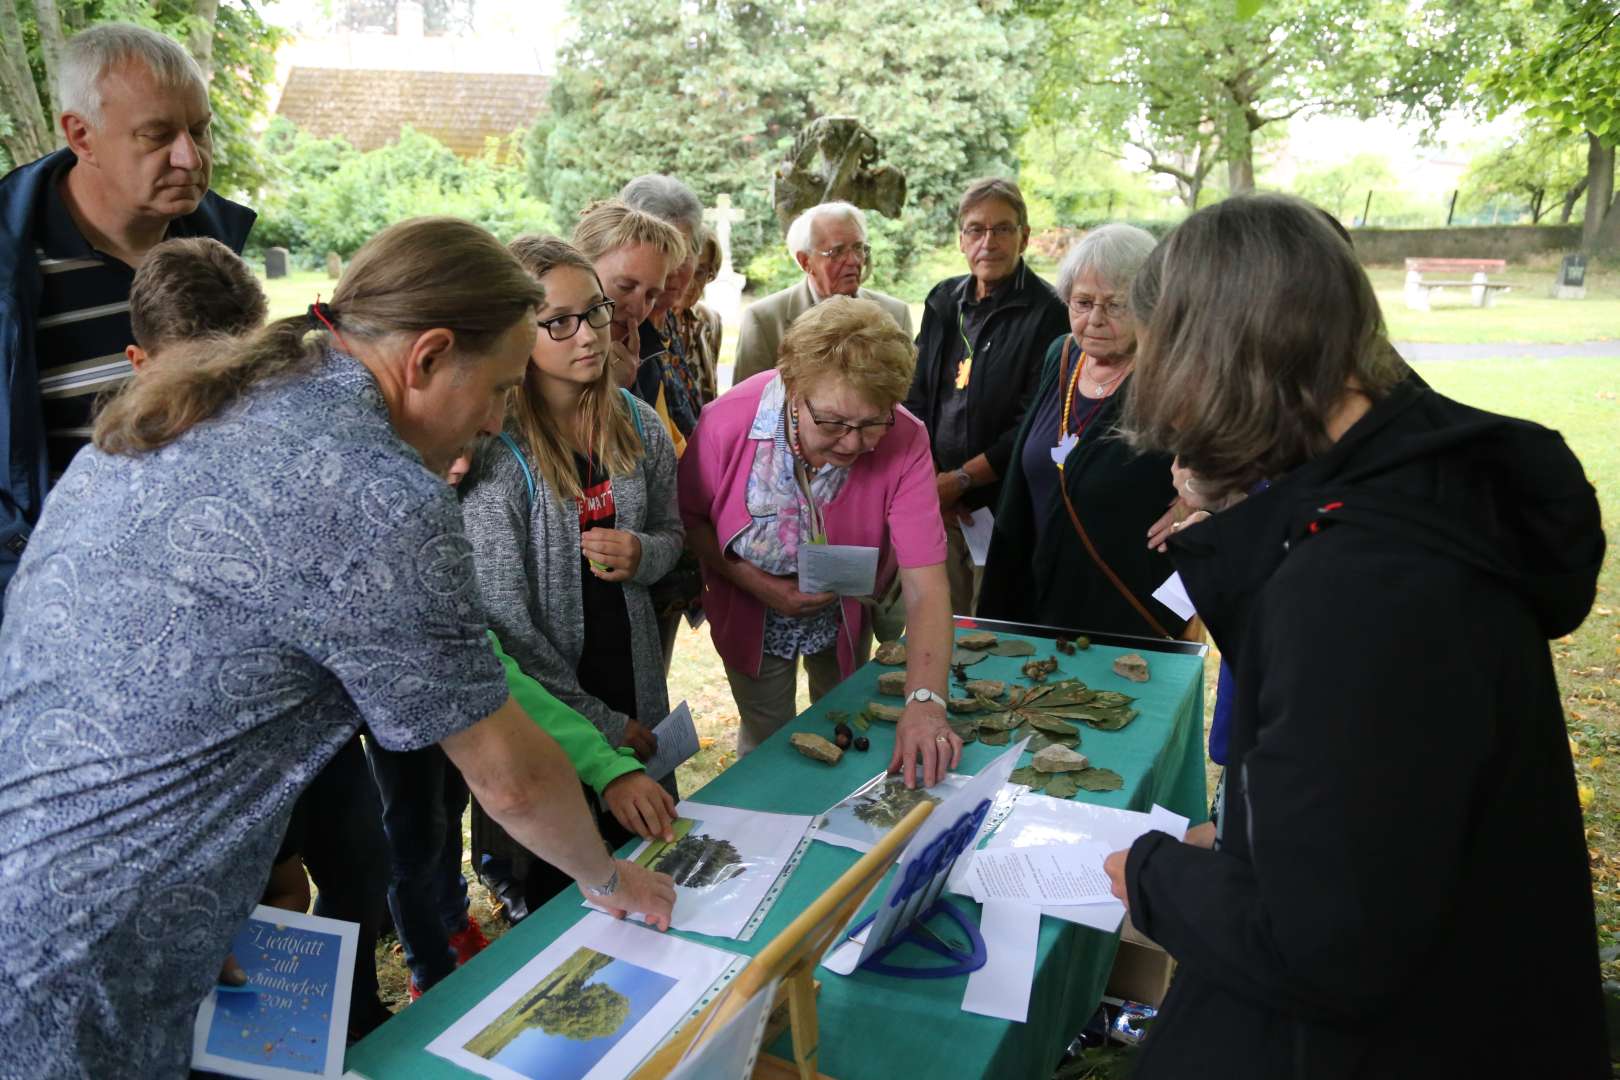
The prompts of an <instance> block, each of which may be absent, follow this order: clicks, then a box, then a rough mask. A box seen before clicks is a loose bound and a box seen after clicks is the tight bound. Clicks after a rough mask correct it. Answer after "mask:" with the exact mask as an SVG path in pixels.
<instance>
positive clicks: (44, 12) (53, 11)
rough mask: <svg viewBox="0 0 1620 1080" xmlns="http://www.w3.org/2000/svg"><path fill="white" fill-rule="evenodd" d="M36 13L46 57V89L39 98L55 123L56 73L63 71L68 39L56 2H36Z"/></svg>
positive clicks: (46, 114)
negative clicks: (63, 29) (64, 33)
mask: <svg viewBox="0 0 1620 1080" xmlns="http://www.w3.org/2000/svg"><path fill="white" fill-rule="evenodd" d="M34 12H35V14H36V15H37V16H38V18H39V50H40V52H41V53H43V54H44V56H45V88H44V89H42V90H41V91H40V92H39V98H40V102H41V103H42V105H43V106H44V110H45V116H46V117H47V119H49V120H51V121H54V120H55V119H56V114H57V109H56V107H55V105H53V102H52V99H53V98H54V96H55V94H56V73H57V72H59V71H61V70H62V50H63V49H64V48H65V47H66V45H67V38H66V36H65V35H63V33H62V12H61V10H60V9H59V8H58V7H57V6H56V0H34ZM51 126H52V127H55V124H54V123H53V124H52V125H51Z"/></svg>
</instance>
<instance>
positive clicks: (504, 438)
mask: <svg viewBox="0 0 1620 1080" xmlns="http://www.w3.org/2000/svg"><path fill="white" fill-rule="evenodd" d="M500 440H501V442H503V443H505V444H506V448H507V449H508V450H510V451H512V456H513V457H515V458H517V463H518V468H520V469H522V470H523V482H524V483H525V484H527V485H528V486H529V505H531V506H532V505H534V473H532V472H530V471H529V463H528V462H527V461H524V460H523V451H521V450H519V449H518V444H517V443H516V442H514V441H513V440H512V436H510V435H508V434H507V433H506V432H504V431H503V432H501V434H500Z"/></svg>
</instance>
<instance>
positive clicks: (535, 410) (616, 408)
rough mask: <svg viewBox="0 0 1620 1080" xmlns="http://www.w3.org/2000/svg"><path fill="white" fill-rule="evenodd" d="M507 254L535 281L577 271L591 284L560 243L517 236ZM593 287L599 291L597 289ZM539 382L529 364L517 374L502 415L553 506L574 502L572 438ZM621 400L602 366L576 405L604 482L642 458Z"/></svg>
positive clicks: (574, 253) (587, 265)
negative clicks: (519, 383) (519, 379)
mask: <svg viewBox="0 0 1620 1080" xmlns="http://www.w3.org/2000/svg"><path fill="white" fill-rule="evenodd" d="M508 250H509V251H511V252H512V254H513V255H515V256H516V257H517V260H518V262H520V263H522V264H523V268H524V269H525V270H527V271H528V272H529V273H530V274H533V275H534V279H535V280H536V281H540V280H541V279H542V278H544V277H545V276H546V275H547V274H549V273H551V272H552V271H553V270H559V269H571V270H578V271H580V272H581V273H585V274H589V275H590V276H591V278H592V279H593V280H594V279H595V278H596V271H595V270H594V269H592V267H591V262H590V260H589V259H587V258H586V257H585V256H584V255H582V254H580V253H579V251H578V250H577V249H575V248H574V247H573V246H571V245H570V244H569V243H568V242H567V241H566V240H563V239H562V238H561V237H556V236H540V235H530V236H520V237H518V238H517V239H516V240H513V241H512V243H511V244H509V245H508ZM597 285H598V287H600V285H601V283H600V282H597ZM579 333H582V334H583V333H590V334H594V333H596V330H595V329H594V328H592V327H591V326H589V325H582V326H581V327H580V328H579ZM540 334H541V339H542V340H544V338H545V335H546V331H545V330H541V331H540ZM544 378H546V376H545V374H544V373H542V372H541V371H540V369H539V368H538V367H537V366H535V365H534V364H532V363H531V364H530V365H529V366H528V368H527V369H526V370H525V371H524V373H523V386H522V387H521V388H520V389H519V390H518V391H517V392H516V393H514V394H513V395H512V401H511V404H510V406H509V407H508V409H507V413H508V415H510V416H511V417H512V421H513V423H514V424H516V425H517V429H518V438H519V440H520V441H521V442H522V444H523V449H524V450H525V451H527V453H528V455H529V457H530V459H531V460H533V461H534V463H535V465H536V466H537V467H538V468H539V469H540V475H541V477H543V478H544V479H545V482H546V484H547V485H548V486H549V487H550V488H551V490H552V491H553V492H555V493H556V495H557V500H558V501H559V502H567V501H568V500H571V499H580V498H582V497H583V496H584V491H583V490H581V488H580V484H579V470H578V469H576V468H575V467H574V446H573V439H572V438H571V437H570V436H571V434H572V433H571V432H568V433H565V432H562V431H559V430H558V429H557V424H556V422H555V421H554V420H553V419H552V416H551V411H550V410H549V409H547V408H546V401H545V397H544V395H542V394H541V393H540V380H541V379H544ZM623 397H624V395H623V394H621V393H619V388H618V385H617V384H616V383H615V382H614V380H613V366H612V365H611V364H608V363H604V364H603V365H602V374H601V375H599V376H597V379H596V381H595V382H593V383H591V384H590V385H589V386H587V387H586V388H585V393H584V395H583V396H582V397H581V398H580V400H579V413H580V415H581V416H582V417H583V418H584V420H585V427H586V430H588V431H589V432H590V433H591V438H590V445H588V446H586V447H584V448H583V449H584V450H585V452H586V453H587V454H589V455H590V456H591V457H593V458H594V459H595V460H597V461H599V462H601V464H602V467H603V468H604V469H606V470H607V471H608V475H610V476H623V475H625V474H626V473H628V472H630V471H631V470H633V469H634V468H635V467H636V463H637V462H638V461H640V460H641V456H642V454H644V453H645V452H646V448H645V447H644V446H643V445H642V442H641V439H640V437H639V436H638V435H637V434H636V426H635V419H634V418H633V417H632V416H631V415H630V411H629V409H630V408H634V407H635V406H633V405H629V402H626V401H624V400H622V399H623ZM627 405H629V408H626V406H627Z"/></svg>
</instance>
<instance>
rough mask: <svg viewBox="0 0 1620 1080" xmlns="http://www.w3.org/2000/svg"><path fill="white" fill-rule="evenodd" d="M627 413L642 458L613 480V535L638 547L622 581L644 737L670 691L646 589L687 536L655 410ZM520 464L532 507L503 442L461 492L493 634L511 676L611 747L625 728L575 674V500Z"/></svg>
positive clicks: (578, 617)
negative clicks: (632, 539)
mask: <svg viewBox="0 0 1620 1080" xmlns="http://www.w3.org/2000/svg"><path fill="white" fill-rule="evenodd" d="M635 407H636V409H637V410H638V411H639V413H640V419H641V430H642V437H643V439H644V440H645V443H646V451H647V452H646V453H645V454H644V455H643V456H642V458H641V461H640V463H639V465H638V467H637V468H636V469H635V470H634V471H632V472H631V473H629V474H628V475H626V476H615V477H614V478H613V502H614V508H615V510H614V512H615V520H614V525H615V527H616V528H619V529H623V530H625V531H626V532H632V533H635V535H636V537H637V538H638V539H639V540H640V541H641V565H640V566H638V567H637V568H636V573H635V576H634V577H632V578H630V579H629V580H627V581H625V582H624V602H625V606H626V608H627V609H628V611H629V615H630V649H631V655H632V656H633V657H634V662H635V669H636V670H635V676H636V711H637V713H638V714H639V715H637V717H636V719H637V720H639V721H640V722H641V723H642V724H644V725H646V726H647V727H649V728H651V727H654V726H655V725H657V724H658V722H659V721H661V720H662V719H663V718H664V717H665V715H666V714H668V712H669V689H668V687H667V685H666V683H665V680H664V653H663V649H662V647H661V646H660V644H659V640H658V620H657V617H656V615H655V614H654V612H653V606H652V599H651V598H650V597H649V596H648V593H647V587H648V586H649V585H651V584H652V583H653V582H655V581H657V580H658V579H659V578H661V577H663V576H664V575H665V574H666V573H668V572H669V569H670V567H672V566H674V565H675V561H676V559H678V558H679V557H680V554H681V547H682V544H683V541H684V538H685V533H684V530H683V529H682V528H681V519H680V515H679V513H678V512H677V511H676V508H675V447H674V444H672V443H671V442H670V438H669V434H668V432H666V431H665V430H664V426H663V424H661V423H660V422H659V420H658V414H657V413H656V412H654V411H653V409H652V407H651V406H649V405H647V404H646V403H644V402H642V401H636V402H635ZM517 442H518V444H519V445H520V446H521V445H522V441H521V440H517ZM525 458H527V455H526V454H525ZM527 464H528V466H529V469H530V472H531V473H532V474H533V476H534V483H535V499H534V500H533V504H532V505H531V503H530V499H529V488H528V482H527V480H526V479H525V477H524V473H523V468H522V466H520V465H519V464H518V460H517V456H516V455H515V454H513V453H512V450H511V448H510V447H508V446H507V445H506V444H505V443H504V442H502V441H501V440H499V439H490V440H488V441H487V442H486V443H485V445H484V446H483V448H482V449H481V450H480V451H479V453H478V457H477V459H476V460H475V461H474V462H473V467H472V470H471V472H469V473H468V475H467V478H466V480H465V481H463V483H462V488H461V490H462V493H463V496H462V503H461V512H462V516H463V517H464V518H465V519H466V522H467V538H468V539H469V540H471V541H472V546H473V559H474V563H475V565H476V567H477V570H478V585H479V588H480V590H481V591H482V593H483V597H484V608H485V613H486V614H487V615H488V617H489V625H490V629H492V630H494V631H495V636H496V637H498V638H499V639H500V642H501V647H502V648H503V649H505V650H506V652H507V655H509V656H511V657H512V659H513V660H516V661H517V665H518V667H520V668H522V669H523V671H524V672H525V673H526V674H528V675H529V676H530V677H532V678H533V679H535V680H536V681H537V682H539V683H540V684H541V685H542V686H544V687H545V688H546V689H547V690H549V691H551V693H552V694H553V695H555V696H556V697H557V698H558V699H559V700H560V701H562V702H563V703H564V704H566V705H568V706H570V707H571V708H573V709H574V710H576V711H577V712H579V713H581V714H583V715H584V716H585V717H586V718H587V719H589V720H590V721H591V723H593V724H595V725H596V726H597V728H598V729H600V731H601V732H602V734H603V735H605V736H607V738H608V741H610V742H612V743H613V744H614V745H615V746H617V745H618V744H619V743H620V741H621V740H622V739H623V737H624V727H625V722H626V721H627V720H628V719H629V717H626V716H625V715H624V714H623V713H620V712H615V711H613V710H612V709H610V708H608V707H607V705H605V704H604V703H603V702H602V701H601V700H600V699H598V698H595V697H592V696H591V695H589V694H587V693H585V691H583V690H582V689H580V685H579V679H578V677H577V676H576V674H575V672H576V671H577V670H578V668H579V658H580V654H581V653H582V652H583V651H584V648H585V614H584V607H583V606H582V605H583V602H582V599H581V595H580V582H579V575H580V573H581V571H580V563H581V561H582V560H581V556H580V550H579V512H578V509H577V506H576V504H575V502H574V501H573V500H572V499H570V500H569V501H567V502H566V503H565V502H562V501H560V500H559V499H558V498H557V497H556V495H555V493H554V492H553V491H552V489H551V487H550V485H548V484H547V483H546V480H545V477H544V476H543V475H541V472H540V470H539V468H537V467H536V466H535V463H534V462H533V461H532V460H530V461H528V462H527Z"/></svg>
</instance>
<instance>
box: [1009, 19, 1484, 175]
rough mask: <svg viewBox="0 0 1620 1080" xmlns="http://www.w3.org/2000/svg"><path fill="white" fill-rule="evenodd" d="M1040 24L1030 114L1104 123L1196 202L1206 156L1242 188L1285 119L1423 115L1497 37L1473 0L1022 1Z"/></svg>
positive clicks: (1435, 109) (1102, 131)
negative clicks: (1418, 0)
mask: <svg viewBox="0 0 1620 1080" xmlns="http://www.w3.org/2000/svg"><path fill="white" fill-rule="evenodd" d="M1025 3H1026V5H1027V6H1026V10H1028V11H1030V12H1031V13H1033V14H1035V15H1038V16H1039V17H1041V18H1042V19H1043V21H1044V25H1045V33H1044V34H1043V36H1042V41H1043V43H1044V50H1043V57H1042V65H1041V67H1042V74H1041V92H1040V96H1039V99H1038V102H1037V111H1038V113H1039V115H1040V116H1041V117H1042V118H1043V119H1046V120H1049V121H1054V122H1055V121H1058V120H1060V119H1065V118H1068V119H1079V120H1080V121H1081V122H1083V123H1085V124H1087V125H1088V127H1089V128H1090V130H1091V131H1093V132H1095V133H1096V134H1097V136H1098V137H1099V138H1101V139H1105V140H1106V139H1108V138H1109V137H1110V134H1111V133H1112V134H1113V135H1114V137H1116V138H1117V139H1118V141H1119V142H1121V143H1123V144H1124V145H1126V146H1128V147H1132V148H1134V149H1135V151H1136V152H1137V153H1139V154H1140V155H1141V156H1142V157H1143V158H1144V159H1145V161H1146V164H1147V167H1148V168H1149V169H1150V170H1152V171H1154V172H1158V173H1162V174H1164V175H1168V176H1170V177H1172V178H1174V179H1175V180H1176V181H1177V183H1178V185H1180V187H1181V190H1182V194H1183V198H1184V200H1185V201H1186V202H1187V203H1188V205H1189V206H1193V205H1196V203H1197V200H1198V197H1199V194H1200V193H1201V191H1202V189H1203V187H1204V183H1205V180H1206V178H1207V177H1208V176H1209V174H1210V171H1211V170H1212V168H1213V167H1214V164H1215V162H1217V161H1220V162H1224V163H1225V165H1226V171H1227V187H1228V189H1229V190H1230V191H1233V192H1240V191H1247V190H1250V189H1252V188H1253V187H1254V172H1255V167H1254V159H1255V146H1256V140H1257V139H1258V138H1259V136H1260V133H1261V132H1262V131H1263V130H1264V129H1265V128H1267V127H1268V126H1271V125H1275V124H1278V123H1280V122H1282V121H1285V120H1287V119H1289V118H1290V117H1294V116H1305V115H1310V114H1312V113H1323V112H1332V113H1339V114H1346V115H1353V116H1360V117H1368V116H1372V115H1374V114H1377V113H1391V112H1393V113H1400V114H1402V115H1405V116H1407V117H1411V118H1415V119H1418V120H1421V121H1424V122H1426V123H1430V124H1433V123H1438V121H1439V119H1440V116H1441V114H1443V113H1444V112H1445V110H1446V109H1447V108H1448V107H1450V106H1451V105H1453V104H1454V103H1455V102H1456V101H1458V100H1459V98H1460V97H1461V96H1462V95H1463V93H1464V91H1465V89H1466V87H1467V78H1466V77H1467V73H1468V72H1469V70H1470V69H1471V68H1472V67H1474V66H1475V65H1476V64H1478V63H1480V62H1482V61H1483V60H1484V59H1486V58H1487V57H1489V56H1491V55H1493V52H1492V50H1494V49H1496V48H1497V47H1499V42H1500V40H1501V38H1502V21H1501V19H1500V18H1498V17H1497V16H1496V15H1494V14H1493V10H1494V7H1495V5H1492V4H1485V3H1480V2H1478V0H1439V2H1431V3H1427V4H1423V5H1414V4H1409V3H1407V2H1406V0H1266V2H1264V3H1261V4H1252V3H1245V4H1243V5H1242V7H1243V8H1244V14H1245V15H1246V16H1247V17H1238V16H1239V11H1238V10H1237V7H1236V6H1234V5H1233V4H1232V3H1231V0H1205V2H1201V3H1189V2H1183V0H1025Z"/></svg>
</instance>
